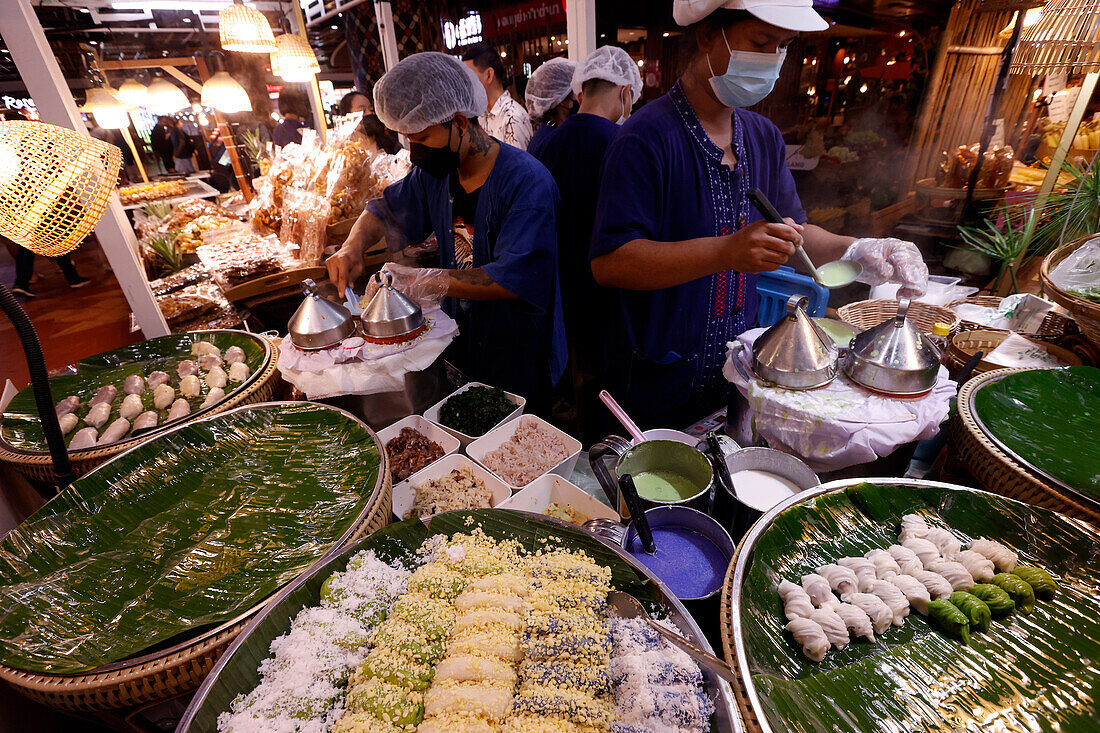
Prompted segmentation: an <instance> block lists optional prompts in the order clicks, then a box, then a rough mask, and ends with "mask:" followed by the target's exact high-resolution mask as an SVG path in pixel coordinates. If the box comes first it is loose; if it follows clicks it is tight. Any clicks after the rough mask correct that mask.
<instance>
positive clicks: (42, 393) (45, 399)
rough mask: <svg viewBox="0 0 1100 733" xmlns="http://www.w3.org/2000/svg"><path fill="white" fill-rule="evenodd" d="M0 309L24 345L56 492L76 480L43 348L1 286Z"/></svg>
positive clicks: (25, 317) (23, 316) (25, 318)
mask: <svg viewBox="0 0 1100 733" xmlns="http://www.w3.org/2000/svg"><path fill="white" fill-rule="evenodd" d="M0 308H2V309H3V310H4V313H6V314H7V316H8V319H9V320H11V323H12V325H13V326H15V332H16V333H17V334H18V335H19V341H20V342H21V343H22V344H23V353H24V354H26V357H27V368H28V369H29V370H30V374H31V384H32V385H33V388H34V402H35V405H37V406H38V415H39V417H40V418H41V420H42V431H43V432H44V433H45V434H46V445H48V446H49V448H50V456H51V457H52V458H53V472H54V476H55V477H56V478H57V486H58V489H59V490H60V489H63V488H65V487H66V486H68V485H69V484H70V483H72V481H73V479H74V478H75V477H74V476H73V466H72V463H70V462H69V451H68V448H66V447H65V436H64V434H63V433H62V432H61V424H60V423H59V422H58V420H57V411H56V406H55V405H54V401H53V393H52V392H51V391H50V377H49V375H48V374H47V373H46V359H45V357H43V355H42V344H41V343H40V342H39V340H38V333H37V332H36V331H35V330H34V325H33V324H32V323H31V319H30V317H29V316H28V315H27V312H26V311H25V310H23V306H21V305H19V301H18V300H16V298H15V296H14V295H12V293H11V291H9V290H8V289H7V288H6V287H4V286H3V285H0Z"/></svg>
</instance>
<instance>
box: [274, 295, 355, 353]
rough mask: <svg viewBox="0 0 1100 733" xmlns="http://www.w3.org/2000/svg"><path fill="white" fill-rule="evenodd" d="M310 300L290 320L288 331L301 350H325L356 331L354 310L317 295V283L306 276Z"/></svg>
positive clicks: (306, 300) (305, 301)
mask: <svg viewBox="0 0 1100 733" xmlns="http://www.w3.org/2000/svg"><path fill="white" fill-rule="evenodd" d="M302 291H303V292H304V293H305V294H306V299H305V300H304V301H302V304H301V305H300V306H298V310H296V311H295V312H294V315H293V316H292V317H291V319H290V323H289V324H288V325H287V331H289V333H290V340H291V342H293V344H294V345H295V346H297V347H298V348H300V349H325V348H328V347H330V346H335V345H336V344H338V343H340V342H341V341H343V340H344V339H345V338H347V337H348V336H350V335H351V334H352V333H354V332H355V322H354V321H353V320H352V319H351V313H349V312H348V309H347V308H345V307H344V306H342V305H337V304H336V303H333V302H332V301H329V300H326V299H324V298H322V297H321V296H320V295H318V294H317V284H316V283H315V282H313V280H310V279H306V280H304V281H303V282H302Z"/></svg>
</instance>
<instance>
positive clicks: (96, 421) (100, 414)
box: [84, 402, 111, 430]
mask: <svg viewBox="0 0 1100 733" xmlns="http://www.w3.org/2000/svg"><path fill="white" fill-rule="evenodd" d="M110 416H111V406H110V405H109V404H108V403H106V402H100V403H99V404H98V405H92V409H90V410H88V414H87V415H85V416H84V422H86V423H88V424H89V425H91V426H93V427H95V428H96V429H97V430H98V429H99V428H101V427H103V426H104V425H105V424H106V423H107V418H109V417H110Z"/></svg>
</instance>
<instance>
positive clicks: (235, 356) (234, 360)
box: [225, 346, 245, 364]
mask: <svg viewBox="0 0 1100 733" xmlns="http://www.w3.org/2000/svg"><path fill="white" fill-rule="evenodd" d="M244 360H245V357H244V349H242V348H241V347H240V346H230V347H229V348H228V349H226V350H225V363H226V364H239V363H241V362H243V361H244Z"/></svg>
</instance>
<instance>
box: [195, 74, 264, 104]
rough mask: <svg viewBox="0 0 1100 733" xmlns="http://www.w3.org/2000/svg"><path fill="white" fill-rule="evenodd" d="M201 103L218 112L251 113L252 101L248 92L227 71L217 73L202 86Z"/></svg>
mask: <svg viewBox="0 0 1100 733" xmlns="http://www.w3.org/2000/svg"><path fill="white" fill-rule="evenodd" d="M201 99H202V103H203V104H204V105H205V106H207V107H213V108H214V109H217V110H218V111H220V112H225V113H227V114H233V113H235V112H251V111H252V100H251V99H249V98H248V92H247V91H245V88H244V87H243V86H241V85H240V83H238V82H237V80H236V79H234V78H233V77H232V76H230V75H229V72H227V71H219V72H218V73H216V74H214V76H212V77H210V78H209V79H207V80H206V83H205V84H203V85H202V96H201Z"/></svg>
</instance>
